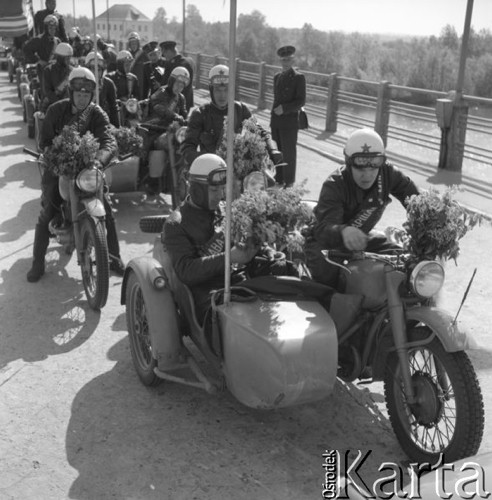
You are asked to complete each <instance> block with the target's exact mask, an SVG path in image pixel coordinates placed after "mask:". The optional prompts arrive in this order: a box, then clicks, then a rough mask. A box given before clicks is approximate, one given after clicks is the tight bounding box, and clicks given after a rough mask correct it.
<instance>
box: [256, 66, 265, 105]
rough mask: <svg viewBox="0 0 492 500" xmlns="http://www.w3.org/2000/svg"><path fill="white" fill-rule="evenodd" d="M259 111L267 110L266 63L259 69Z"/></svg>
mask: <svg viewBox="0 0 492 500" xmlns="http://www.w3.org/2000/svg"><path fill="white" fill-rule="evenodd" d="M257 106H258V109H265V108H266V62H261V63H260V65H259V67H258V104H257Z"/></svg>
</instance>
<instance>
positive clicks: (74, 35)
mask: <svg viewBox="0 0 492 500" xmlns="http://www.w3.org/2000/svg"><path fill="white" fill-rule="evenodd" d="M77 37H80V33H79V29H78V28H77V27H76V26H73V27H72V28H70V30H69V32H68V38H69V39H70V40H74V39H75V38H77Z"/></svg>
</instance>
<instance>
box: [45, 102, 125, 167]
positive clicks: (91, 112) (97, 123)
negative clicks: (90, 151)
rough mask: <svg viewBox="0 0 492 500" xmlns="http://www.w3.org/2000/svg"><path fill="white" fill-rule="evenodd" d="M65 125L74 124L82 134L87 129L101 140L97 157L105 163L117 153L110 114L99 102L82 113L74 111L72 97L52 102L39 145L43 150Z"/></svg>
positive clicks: (92, 104)
mask: <svg viewBox="0 0 492 500" xmlns="http://www.w3.org/2000/svg"><path fill="white" fill-rule="evenodd" d="M85 117H86V118H85ZM65 125H72V126H73V127H75V128H76V129H77V130H78V132H79V133H80V134H81V135H84V134H85V133H86V132H87V131H89V132H91V133H92V134H93V135H94V137H95V138H96V139H97V140H98V141H99V152H98V154H97V158H98V160H99V161H100V162H101V163H102V164H103V165H107V164H108V163H109V161H110V160H111V158H112V157H113V156H114V155H115V153H116V140H115V138H114V136H113V135H112V134H111V132H110V124H109V119H108V115H107V114H106V113H105V112H104V111H103V110H102V109H101V107H100V106H98V105H97V104H94V103H91V104H89V106H88V108H87V109H86V110H84V111H82V112H81V113H73V112H72V103H71V102H70V99H62V100H61V101H57V102H55V103H54V104H52V105H51V106H50V107H49V108H48V110H47V111H46V116H45V118H44V121H43V126H42V128H41V137H40V140H39V147H40V148H41V149H42V150H43V149H44V148H45V147H49V146H51V144H52V143H53V139H54V138H55V137H56V136H57V135H59V134H60V132H61V131H62V129H63V127H64V126H65Z"/></svg>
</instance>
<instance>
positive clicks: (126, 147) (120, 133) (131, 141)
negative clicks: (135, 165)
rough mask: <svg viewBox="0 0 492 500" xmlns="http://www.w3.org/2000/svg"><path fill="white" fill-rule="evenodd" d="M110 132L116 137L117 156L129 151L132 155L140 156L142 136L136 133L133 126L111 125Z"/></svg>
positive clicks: (141, 152)
mask: <svg viewBox="0 0 492 500" xmlns="http://www.w3.org/2000/svg"><path fill="white" fill-rule="evenodd" d="M111 133H112V134H113V137H114V138H115V139H116V144H117V146H118V155H119V156H125V155H127V154H129V153H131V154H132V156H139V157H140V156H141V155H143V138H142V136H140V135H139V134H138V133H137V131H136V130H135V128H130V127H120V128H116V127H113V126H111Z"/></svg>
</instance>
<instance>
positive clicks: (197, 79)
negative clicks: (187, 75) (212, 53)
mask: <svg viewBox="0 0 492 500" xmlns="http://www.w3.org/2000/svg"><path fill="white" fill-rule="evenodd" d="M195 65H196V70H195V88H196V89H199V88H200V72H201V68H200V65H201V54H200V52H198V53H197V55H196V59H195Z"/></svg>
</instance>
